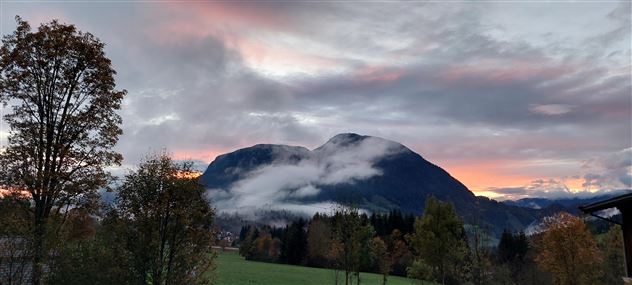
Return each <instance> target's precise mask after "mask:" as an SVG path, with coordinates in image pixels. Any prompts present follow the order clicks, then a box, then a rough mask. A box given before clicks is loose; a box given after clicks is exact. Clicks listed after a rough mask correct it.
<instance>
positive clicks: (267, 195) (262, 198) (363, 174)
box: [207, 137, 404, 217]
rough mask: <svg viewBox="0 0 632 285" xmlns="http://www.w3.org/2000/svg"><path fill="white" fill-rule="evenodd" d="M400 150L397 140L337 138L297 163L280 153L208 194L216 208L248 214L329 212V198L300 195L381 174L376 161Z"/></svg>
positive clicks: (333, 206) (310, 194)
mask: <svg viewBox="0 0 632 285" xmlns="http://www.w3.org/2000/svg"><path fill="white" fill-rule="evenodd" d="M401 151H404V148H403V147H402V146H401V145H399V144H396V143H394V142H391V141H387V140H383V139H379V138H373V137H371V138H366V139H364V140H362V141H360V142H357V143H351V142H348V141H344V138H340V137H337V138H334V139H333V140H330V141H329V142H328V143H327V144H325V145H324V146H323V147H322V148H318V149H316V150H313V151H311V152H308V153H307V154H306V155H305V156H303V157H302V159H300V160H299V161H298V162H297V161H291V160H288V159H286V158H284V157H279V158H277V159H275V160H274V161H273V162H271V163H270V164H268V165H264V166H261V167H259V168H257V169H254V170H252V171H250V172H248V173H246V174H245V175H244V177H245V178H243V179H241V180H239V181H237V182H235V183H233V184H232V185H231V186H230V187H229V188H228V189H210V190H207V195H208V197H209V198H210V199H211V200H212V203H213V205H214V206H215V207H217V208H218V209H219V210H220V211H222V212H228V213H233V212H236V213H239V214H240V215H245V216H250V217H252V216H253V215H255V214H256V212H257V211H261V210H267V211H270V210H279V211H282V210H286V211H291V212H302V213H305V214H308V215H313V214H314V213H316V212H330V211H331V210H333V209H334V208H335V207H336V205H335V204H334V203H327V202H324V203H323V202H320V203H311V204H310V203H305V202H304V201H303V199H304V198H309V197H314V196H316V195H318V194H319V193H320V191H321V190H320V187H322V186H331V185H337V184H353V183H355V182H357V181H361V180H365V179H368V178H371V177H374V176H379V175H382V172H381V171H380V170H379V169H377V168H376V167H375V166H374V164H375V162H377V161H379V160H380V159H382V158H384V157H387V156H390V155H393V154H397V153H398V152H401Z"/></svg>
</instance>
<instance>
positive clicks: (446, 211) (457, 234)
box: [410, 197, 468, 284]
mask: <svg viewBox="0 0 632 285" xmlns="http://www.w3.org/2000/svg"><path fill="white" fill-rule="evenodd" d="M414 228H415V233H414V234H413V235H411V236H410V245H411V248H412V250H413V251H414V252H415V253H416V260H415V262H416V263H417V267H418V268H424V273H425V272H426V271H431V272H432V274H433V276H434V277H435V279H436V280H437V281H439V282H440V283H441V284H454V283H458V282H459V281H460V280H462V279H463V278H464V275H465V273H466V272H465V271H466V268H465V266H464V265H465V263H466V257H467V255H468V247H467V242H466V236H465V231H464V229H463V222H462V221H461V220H460V219H459V217H458V216H457V215H456V213H455V212H454V208H453V207H452V205H451V204H449V203H444V202H441V201H439V200H436V199H434V198H432V197H429V198H428V199H427V200H426V207H425V210H424V214H423V216H422V217H420V218H417V220H415V226H414ZM420 263H425V264H426V265H427V266H424V265H422V264H420ZM426 267H427V268H426ZM426 269H429V270H426Z"/></svg>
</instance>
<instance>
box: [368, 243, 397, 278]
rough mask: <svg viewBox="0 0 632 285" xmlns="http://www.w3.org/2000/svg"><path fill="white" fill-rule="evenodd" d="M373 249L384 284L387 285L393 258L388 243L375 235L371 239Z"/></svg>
mask: <svg viewBox="0 0 632 285" xmlns="http://www.w3.org/2000/svg"><path fill="white" fill-rule="evenodd" d="M371 249H372V253H373V258H374V260H375V264H376V265H377V269H378V272H380V273H381V274H382V285H386V281H387V280H388V275H389V274H390V273H391V267H392V260H391V255H390V253H389V252H388V247H387V246H386V243H385V242H384V241H383V240H382V239H381V238H380V237H374V238H373V240H372V241H371Z"/></svg>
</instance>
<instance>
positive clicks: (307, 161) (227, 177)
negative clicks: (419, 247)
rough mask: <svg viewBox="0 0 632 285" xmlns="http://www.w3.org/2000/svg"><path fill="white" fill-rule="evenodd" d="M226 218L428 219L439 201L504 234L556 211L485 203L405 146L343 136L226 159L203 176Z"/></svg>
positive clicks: (256, 149) (265, 146)
mask: <svg viewBox="0 0 632 285" xmlns="http://www.w3.org/2000/svg"><path fill="white" fill-rule="evenodd" d="M201 181H202V183H203V184H204V185H205V186H206V188H207V189H209V191H208V193H209V196H210V197H211V199H212V201H213V203H214V205H215V206H216V207H218V209H219V210H220V211H227V212H232V213H240V214H245V215H246V216H250V218H257V215H258V214H257V212H258V210H261V211H268V212H269V211H274V210H278V211H290V212H303V213H306V214H312V213H313V212H317V211H320V212H323V211H327V210H331V209H332V208H334V207H335V204H336V203H342V204H347V205H349V204H350V205H354V206H356V207H358V208H360V209H363V210H366V211H371V212H374V211H378V212H379V211H389V210H400V211H402V212H404V213H414V214H418V215H419V214H421V213H423V208H424V205H425V201H426V198H427V197H429V196H434V197H436V198H437V199H440V200H443V201H447V202H450V203H452V204H453V205H454V206H455V209H456V211H457V213H458V214H459V215H460V216H461V217H462V218H463V219H464V220H465V222H466V223H468V224H473V225H479V226H482V227H484V228H486V229H489V230H491V231H493V232H494V233H496V234H500V233H501V232H502V230H503V229H505V228H506V229H510V230H522V229H524V228H526V227H527V226H528V225H530V224H532V223H534V222H535V221H537V220H538V219H539V218H541V217H542V216H543V215H547V214H550V213H548V211H543V210H538V209H532V208H527V207H519V206H515V205H508V204H504V203H499V202H497V201H495V200H491V199H488V198H486V197H477V196H475V195H474V193H472V192H471V191H470V190H468V189H467V187H466V186H465V185H463V184H462V183H461V182H459V181H458V180H457V179H456V178H454V177H452V176H451V175H450V174H449V173H448V172H447V171H445V170H444V169H442V168H441V167H439V166H437V165H435V164H433V163H431V162H429V161H427V160H426V159H424V158H423V157H422V156H421V155H419V154H417V153H415V152H414V151H412V150H410V149H409V148H407V147H405V146H404V145H402V144H399V143H397V142H393V141H390V140H386V139H382V138H377V137H372V136H363V135H358V134H350V133H348V134H339V135H336V136H334V137H333V138H331V139H330V140H329V141H327V142H326V143H325V144H323V145H322V146H320V147H318V148H316V149H314V150H311V151H310V150H309V149H307V148H304V147H300V146H287V145H271V144H258V145H255V146H252V147H248V148H244V149H240V150H237V151H234V152H231V153H227V154H224V155H220V156H218V157H217V158H216V159H215V160H214V161H213V162H212V163H211V164H210V165H209V166H208V168H207V169H206V171H205V172H204V173H203V175H202V176H201Z"/></svg>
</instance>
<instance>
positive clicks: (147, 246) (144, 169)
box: [116, 154, 215, 285]
mask: <svg viewBox="0 0 632 285" xmlns="http://www.w3.org/2000/svg"><path fill="white" fill-rule="evenodd" d="M192 173H194V172H193V171H192V169H191V164H190V163H175V162H173V161H172V160H171V159H170V158H169V157H168V156H167V155H165V154H161V155H152V156H149V157H148V158H147V159H146V160H145V161H144V162H142V163H141V164H140V165H139V167H138V169H137V170H135V171H132V172H131V173H129V174H128V175H127V176H126V177H125V180H124V182H123V185H122V186H121V187H120V189H119V194H118V197H117V201H116V206H117V208H118V211H119V212H120V215H121V218H122V219H124V222H125V224H126V225H128V227H127V233H126V236H127V237H128V242H127V244H128V250H129V251H130V252H131V253H132V256H133V258H134V262H133V263H134V267H135V272H136V273H137V275H136V280H138V281H139V282H141V283H143V284H148V283H149V284H157V285H160V284H207V283H208V282H209V278H210V277H211V276H210V274H208V272H209V271H211V270H212V269H213V268H214V262H213V261H214V257H215V254H214V252H213V251H212V249H211V247H212V245H213V241H214V240H215V238H214V232H213V219H214V211H213V209H212V208H211V207H210V205H209V201H207V200H206V198H205V196H204V188H203V187H202V185H201V184H200V183H199V181H198V178H197V177H194V176H193V175H191V174H192Z"/></svg>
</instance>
